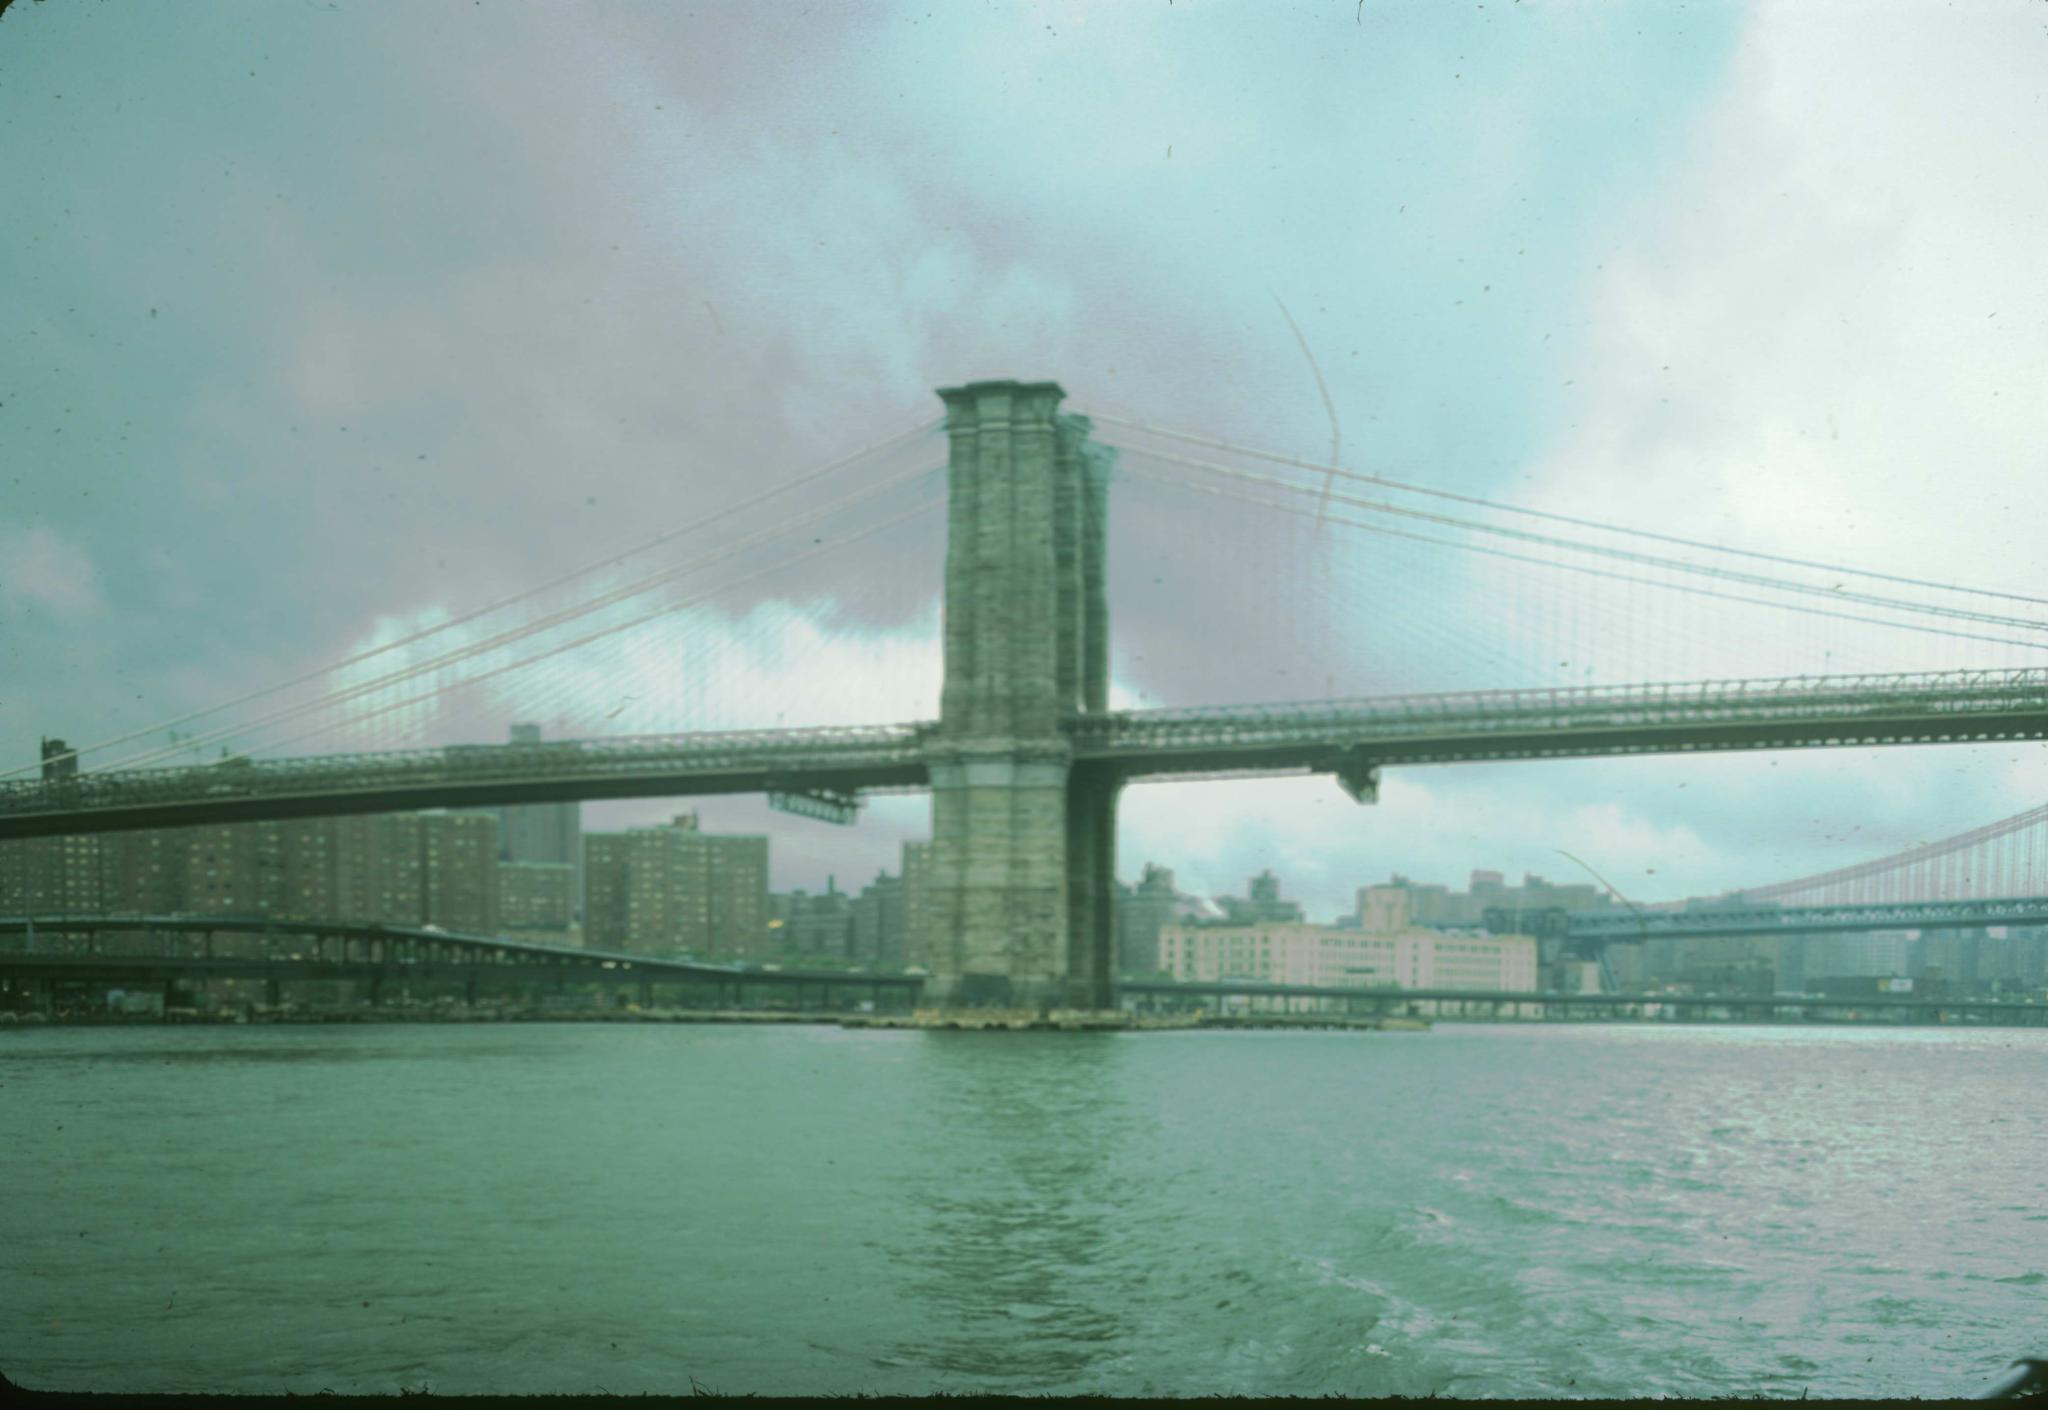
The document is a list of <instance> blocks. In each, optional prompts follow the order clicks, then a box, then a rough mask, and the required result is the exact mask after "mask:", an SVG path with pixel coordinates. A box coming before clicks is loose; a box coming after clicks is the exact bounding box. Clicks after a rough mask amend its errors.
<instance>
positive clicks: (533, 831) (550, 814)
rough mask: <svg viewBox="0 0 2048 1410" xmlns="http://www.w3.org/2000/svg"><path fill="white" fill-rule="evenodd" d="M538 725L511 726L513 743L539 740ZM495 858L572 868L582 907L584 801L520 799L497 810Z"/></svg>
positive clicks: (574, 900)
mask: <svg viewBox="0 0 2048 1410" xmlns="http://www.w3.org/2000/svg"><path fill="white" fill-rule="evenodd" d="M540 742H541V739H540V726H539V725H533V724H522V725H514V726H512V743H514V744H539V743H540ZM497 813H498V860H499V861H501V862H549V863H555V864H558V865H566V866H568V867H569V868H570V869H571V872H572V876H573V880H572V882H571V894H572V903H573V904H574V906H575V907H576V909H577V912H578V913H579V914H580V913H581V911H582V908H583V805H582V804H581V803H520V804H517V805H514V806H509V807H504V808H500V809H498V810H497Z"/></svg>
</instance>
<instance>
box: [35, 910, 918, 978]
mask: <svg viewBox="0 0 2048 1410" xmlns="http://www.w3.org/2000/svg"><path fill="white" fill-rule="evenodd" d="M108 933H148V934H156V935H161V934H165V933H177V934H187V935H197V936H199V937H201V942H202V946H203V948H202V952H201V953H200V954H198V955H190V954H148V953H143V952H137V951H101V950H99V949H98V947H97V944H96V937H98V936H99V935H102V934H108ZM32 935H34V936H41V935H85V936H87V937H88V944H89V948H88V950H87V952H86V953H84V954H77V953H64V952H49V951H38V950H34V949H32V948H29V946H30V943H31V942H30V937H31V936H32ZM215 935H261V936H269V937H273V938H276V939H278V940H279V941H280V942H285V941H290V940H296V941H298V942H299V945H298V948H296V949H294V950H291V951H288V952H286V953H283V954H274V955H215V954H213V953H211V944H210V941H211V937H213V936H215ZM0 937H19V940H20V943H21V945H22V948H21V949H13V948H9V949H5V950H0V974H17V975H21V976H24V977H44V978H50V977H61V978H85V977H92V976H109V977H115V976H118V977H123V978H127V977H134V978H137V979H144V978H147V979H153V980H159V981H161V980H166V979H176V978H185V977H188V976H189V977H202V978H203V977H209V976H218V977H248V978H278V979H294V978H297V979H350V978H362V977H365V976H367V975H370V974H375V973H382V974H384V975H386V976H387V977H388V976H390V975H393V974H397V973H400V972H403V973H405V974H409V975H415V976H418V977H420V978H423V979H426V978H469V977H475V976H482V975H490V976H494V977H497V978H503V979H513V978H517V979H522V980H539V979H565V980H575V981H582V982H588V981H590V980H607V981H633V982H645V983H654V982H665V983H675V982H679V981H692V982H697V983H710V984H714V985H719V986H725V985H738V984H747V985H760V986H766V987H769V988H791V987H800V986H803V985H811V984H816V985H821V986H826V987H830V986H834V985H838V986H848V987H853V988H859V989H867V990H871V991H875V992H877V993H879V992H880V991H882V990H889V991H902V992H909V991H913V990H915V989H916V988H918V987H919V986H920V985H921V984H922V983H923V979H922V977H921V976H918V975H902V974H852V973H845V972H841V971H836V970H806V969H762V968H759V967H757V966H748V965H737V964H711V963H707V962H705V961H701V960H681V959H669V958H663V957H659V956H652V955H635V954H626V953H621V952H617V951H608V950H585V949H581V948H578V947H576V946H573V945H537V944H532V943H530V942H527V941H521V940H510V939H506V938H505V937H503V936H496V935H473V934H467V933H464V932H460V931H448V930H438V929H432V928H428V927H422V926H405V925H382V924H375V923H356V922H341V921H311V920H283V919H279V918H278V917H275V916H192V915H80V914H58V915H40V916H0ZM308 951H311V953H308Z"/></svg>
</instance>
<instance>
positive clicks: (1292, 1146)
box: [0, 1025, 2048, 1396]
mask: <svg viewBox="0 0 2048 1410" xmlns="http://www.w3.org/2000/svg"><path fill="white" fill-rule="evenodd" d="M2044 1077H2048V1033H2043V1032H2038V1031H1997V1030H1977V1031H1972V1032H1963V1033H1958V1032H1940V1031H1930V1030H1916V1031H1897V1032H1886V1031H1881V1030H1872V1029H1854V1030H1816V1029H1801V1028H1771V1029H1759V1028H1686V1029H1669V1028H1635V1027H1517V1026H1498V1027H1495V1026H1480V1025H1471V1026H1449V1025H1446V1026H1443V1027H1440V1028H1438V1029H1437V1030H1436V1031H1435V1032H1433V1033H1426V1034H1375V1035H1357V1034H1339V1033H1329V1034H1324V1033H1158V1034H1118V1035H1063V1034H1001V1035H995V1034H957V1033H956V1034H922V1033H904V1032H856V1031H842V1030H839V1029H836V1028H776V1029H736V1028H723V1027H706V1026H659V1027H656V1026H613V1025H521V1026H502V1025H499V1026H490V1027H425V1026H421V1027H362V1028H335V1027H326V1028H311V1029H308V1028H300V1029H274V1028H273V1029H261V1028H259V1029H249V1028H239V1029H224V1028H179V1029H116V1030H108V1029H98V1030H93V1029H73V1030H35V1031H9V1032H0V1122H4V1127H0V1129H4V1130H5V1131H6V1133H7V1139H6V1140H4V1141H0V1188H4V1189H5V1190H6V1192H7V1194H6V1197H5V1199H4V1200H0V1325H4V1327H5V1335H4V1338H0V1343H4V1351H0V1356H4V1357H5V1358H6V1361H5V1365H4V1369H5V1370H6V1372H7V1373H8V1374H9V1375H10V1376H12V1377H13V1378H15V1379H16V1380H18V1381H20V1382H23V1383H25V1384H29V1385H35V1386H41V1387H47V1388H70V1389H87V1388H91V1389H101V1390H121V1389H154V1390H280V1389H281V1390H294V1391H317V1390H321V1389H332V1390H335V1391H337V1392H343V1393H348V1392H357V1393H362V1392H388V1391H393V1390H397V1389H400V1388H404V1387H418V1386H428V1387H430V1388H432V1389H434V1390H437V1391H443V1392H449V1393H463V1392H508V1391H588V1390H593V1389H597V1388H603V1389H605V1390H609V1391H612V1392H615V1393H639V1392H643V1391H652V1392H678V1391H682V1392H687V1391H688V1390H689V1389H690V1387H691V1384H692V1381H693V1379H694V1381H695V1382H696V1383H698V1384H700V1385H703V1386H706V1387H709V1388H711V1389H715V1390H721V1391H763V1392H782V1393H799V1394H801V1393H818V1392H828V1391H856V1390H866V1391H875V1392H905V1391H910V1392H923V1391H931V1390H940V1389H950V1390H959V1391H971V1390H1003V1391H1066V1392H1088V1391H1100V1392H1107V1393H1112V1394H1203V1393H1209V1392H1250V1393H1267V1394H1284V1393H1295V1394H1320V1393H1324V1392H1342V1393H1349V1394H1362V1395H1381V1394H1389V1393H1407V1394H1426V1393H1428V1392H1430V1391H1437V1392H1441V1393H1446V1394H1451V1395H1468V1396H1469V1395H1591V1396H1606V1395H1654V1394H1660V1393H1665V1394H1689V1395H1697V1394H1747V1393H1752V1392H1765V1393H1780V1394H1782V1393H1790V1394H1793V1395H1797V1394H1798V1393H1799V1392H1800V1391H1801V1390H1806V1389H1810V1390H1811V1392H1812V1393H1813V1394H1814V1395H1816V1396H1824V1395H1828V1396H1832V1395H1944V1396H1945V1395H1967V1394H1971V1393H1974V1392H1975V1391H1976V1390H1977V1389H1978V1388H1980V1387H1981V1386H1982V1385H1984V1384H1985V1383H1986V1382H1987V1381H1988V1380H1990V1379H1991V1378H1992V1377H1994V1376H1995V1375H1996V1374H1997V1373H1998V1372H1999V1371H2000V1370H2001V1369H2002V1368H2003V1366H2004V1365H2005V1363H2006V1362H2008V1361H2009V1360H2010V1359H2012V1358H2013V1357H2014V1356H2016V1355H2019V1354H2022V1353H2026V1352H2031V1353H2032V1354H2037V1355H2038V1354H2042V1352H2041V1348H2043V1347H2044V1346H2048V1159H2044V1158H2043V1152H2044V1141H2043V1136H2042V1127H2041V1119H2040V1118H2041V1112H2042V1110H2043V1109H2044V1098H2043V1096H2042V1093H2043V1090H2044V1081H2043V1079H2044Z"/></svg>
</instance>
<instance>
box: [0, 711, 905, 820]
mask: <svg viewBox="0 0 2048 1410" xmlns="http://www.w3.org/2000/svg"><path fill="white" fill-rule="evenodd" d="M930 728H931V726H929V725H925V724H896V725H852V726H827V727H823V728H813V729H777V730H730V731H721V732H716V733H703V734H681V735H638V736H631V737H627V738H621V739H597V740H555V741H547V742H543V743H537V744H452V745H445V746H442V747H439V748H434V749H409V750H398V751H390V752H384V753H374V754H330V755H304V756H299V757H291V758H282V759H261V760H259V759H252V758H249V757H247V756H232V757H230V758H227V759H223V760H220V761H218V762H214V763H209V764H198V765H183V766H179V767H173V768H153V769H129V770H111V771H101V772H85V773H77V774H71V775H67V776H63V777H59V778H53V779H27V780H12V781H8V782H4V783H0V816H4V815H7V814H22V813H33V812H41V811H49V810H54V809H63V810H67V811H68V810H73V809H81V808H94V807H121V806H133V805H138V804H148V803H159V802H183V801H189V800H204V799H208V798H230V797H232V798H250V797H264V796H271V795H278V794H295V793H311V792H322V793H324V792H348V791H360V790H369V789H375V788H382V787H404V788H431V787H433V786H435V785H437V784H450V783H489V782H495V781H512V780H519V781H526V780H533V779H553V778H561V779H572V778H605V777H612V776H633V777H637V776H644V775H646V774H648V773H650V772H664V773H667V772H673V773H678V774H685V773H695V772H718V771H721V770H765V771H774V770H778V769H788V770H791V771H806V770H813V769H835V768H840V769H854V768H863V767H884V768H886V767H890V766H902V765H909V764H915V763H916V762H918V761H919V760H920V759H921V758H922V754H921V741H922V740H923V738H924V736H925V734H926V733H927V732H928V731H929V730H930Z"/></svg>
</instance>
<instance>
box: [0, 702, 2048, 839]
mask: <svg viewBox="0 0 2048 1410" xmlns="http://www.w3.org/2000/svg"><path fill="white" fill-rule="evenodd" d="M1062 731H1063V735H1064V738H1065V740H1066V742H1067V744H1068V746H1069V747H1070V748H1071V750H1072V755H1073V760H1074V763H1075V764H1076V765H1077V766H1089V767H1091V768H1092V769H1094V770H1095V771H1096V772H1098V773H1100V774H1103V775H1106V776H1107V777H1109V778H1111V779H1113V780H1115V781H1118V782H1137V781H1144V780H1147V779H1172V778H1188V777H1216V776H1221V775H1243V776H1256V775H1273V774H1298V773H1319V772H1320V773H1334V774H1336V775H1338V777H1339V778H1340V779H1342V780H1344V781H1345V783H1346V786H1347V787H1349V788H1351V789H1352V791H1353V792H1354V793H1355V794H1358V795H1359V796H1370V795H1371V792H1372V790H1373V788H1374V787H1375V786H1376V783H1375V776H1374V770H1376V769H1377V768H1378V767H1379V766H1381V765H1397V764H1430V763H1452V762H1464V761H1477V760H1502V759H1554V758H1587V757H1594V756H1602V755H1618V754H1651V753H1691V752H1703V751H1718V750H1727V749H1788V748H1804V747H1822V746H1859V747H1860V746H1869V745H1882V744H1927V743H1963V742H1981V741H1991V740H2009V739H2043V738H2048V669H2039V670H2005V671H1954V672H1944V673H1936V674H1920V675H1873V676H1818V677H1800V678H1789V679H1776V680H1736V681H1698V682H1687V683H1672V684H1657V685H1635V686H1594V687H1584V688H1578V689H1557V690H1511V691H1481V692H1463V693H1457V694H1446V695H1410V696H1394V697H1383V698H1376V699H1363V700H1345V701H1311V702H1298V703H1292V704H1273V705H1256V706H1227V707H1217V708H1205V709H1194V710H1135V711H1118V712H1106V713H1101V714H1088V715H1074V716H1070V717H1068V719H1067V720H1066V721H1065V723H1064V724H1063V726H1062ZM938 740H939V726H938V725H937V724H935V723H930V722H924V723H912V724H895V725H875V726H865V727H857V728H825V729H800V730H747V731H729V732H721V733H703V734H677V735H654V736H637V737H632V738H625V739H616V740H567V741H551V742H546V743H534V744H493V745H449V746H446V747H443V748H438V749H419V750H407V751H400V752H394V753H377V754H339V755H326V756H311V757H299V758H285V759H274V760H255V759H249V758H242V757H237V758H230V759H227V760H223V761H221V762H219V763H214V764H205V765H192V766H184V767H178V768H156V769H133V770H111V771H98V772H83V773H78V774H74V775H70V776H58V777H45V778H41V779H28V780H15V781H0V840H4V839H8V838H21V837H42V836H56V835H62V834H67V833H80V832H110V831H120V830H126V829H131V828H149V827H177V826H185V825H191V824H197V823H220V822H238V821H249V820H255V819H264V818H294V817H313V816H327V815H336V814H346V813H378V812H394V811H401V810H406V809H416V808H433V807H451V808H453V807H486V806H495V805H501V804H507V803H540V802H561V801H568V800H574V799H603V798H633V797H680V796H685V795H692V794H714V793H765V792H785V793H802V792H805V791H810V790H826V791H830V792H833V793H840V794H850V793H858V792H860V791H863V790H872V789H905V788H922V787H925V786H927V784H928V782H929V778H928V774H927V770H926V759H927V754H928V751H929V749H930V748H931V747H932V746H933V745H934V744H935V743H937V742H938Z"/></svg>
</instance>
